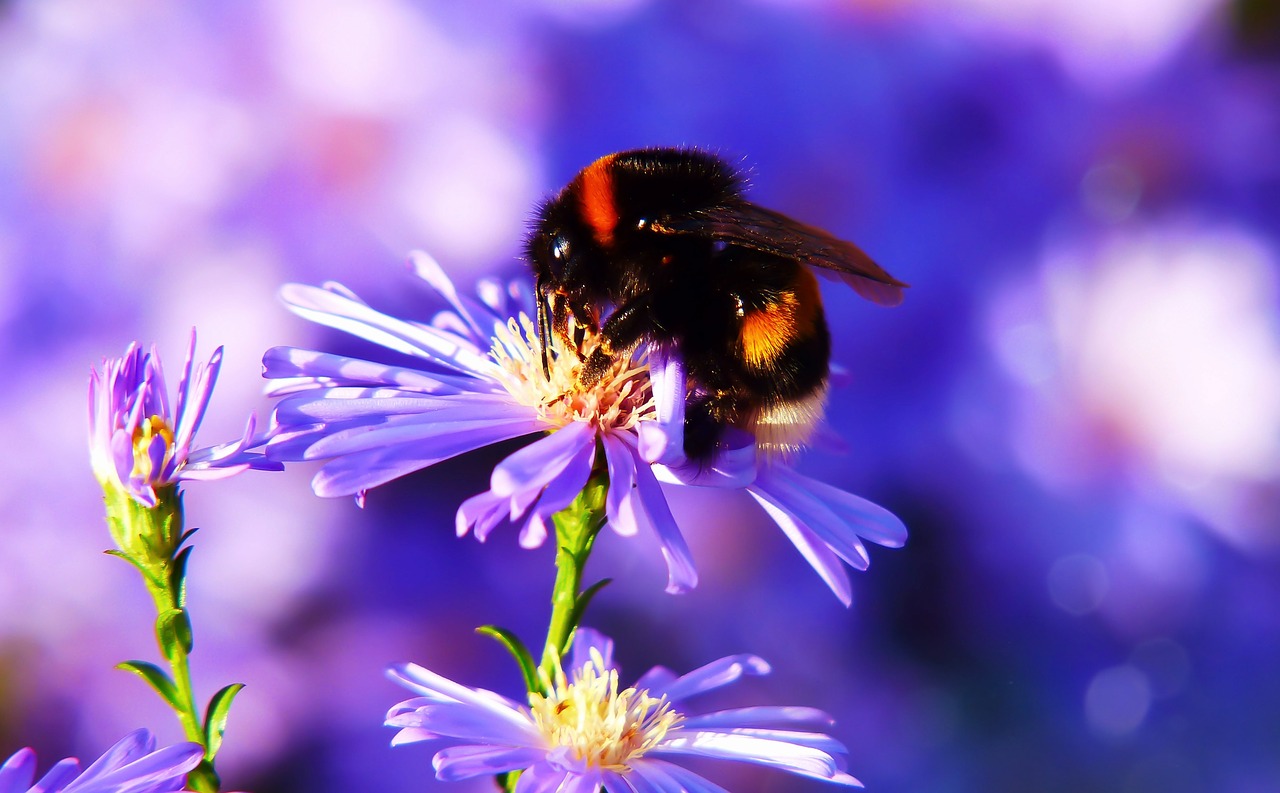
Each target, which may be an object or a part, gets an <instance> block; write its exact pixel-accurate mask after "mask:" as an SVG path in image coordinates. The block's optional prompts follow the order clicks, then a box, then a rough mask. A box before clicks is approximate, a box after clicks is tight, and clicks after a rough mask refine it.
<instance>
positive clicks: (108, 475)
mask: <svg viewBox="0 0 1280 793" xmlns="http://www.w3.org/2000/svg"><path fill="white" fill-rule="evenodd" d="M195 350H196V333H195V330H194V329H193V330H192V331H191V343H190V346H189V347H188V348H187V358H186V363H185V365H184V366H183V369H182V378H181V380H180V381H179V383H178V394H177V403H176V410H171V409H170V402H169V395H168V389H167V388H166V387H165V381H164V370H163V369H162V368H161V365H160V356H159V354H158V353H157V352H156V350H155V348H154V347H153V348H152V350H151V352H150V353H144V352H143V351H142V349H141V348H140V347H139V346H138V344H137V343H136V342H135V343H133V344H130V345H129V348H128V349H127V350H125V354H124V356H123V357H121V358H111V359H106V360H104V361H103V362H102V372H98V370H97V369H94V370H93V372H92V374H91V375H90V378H89V453H90V461H91V462H92V465H93V473H94V476H95V477H97V479H98V482H99V483H101V484H102V486H103V488H104V489H108V490H123V491H124V492H126V493H128V494H129V495H130V496H131V497H132V498H133V499H134V500H136V501H137V502H138V503H139V504H142V505H143V506H145V507H154V506H155V505H156V502H157V499H156V490H157V489H158V488H163V487H167V486H169V485H173V484H176V483H178V482H180V481H183V480H194V479H219V478H222V477H226V476H231V475H232V474H236V473H239V472H240V471H243V470H245V469H246V468H263V469H279V468H280V465H279V464H278V463H273V462H269V461H268V460H267V459H266V458H265V457H264V456H262V455H261V454H257V453H253V452H250V451H248V447H249V446H250V444H251V443H252V438H253V430H254V421H253V417H252V416H251V417H250V418H249V424H248V426H247V427H246V429H245V433H244V436H243V437H242V438H241V439H240V440H239V441H235V442H232V443H226V444H222V445H219V446H214V447H210V448H206V449H200V450H197V451H192V450H191V445H192V443H193V442H194V440H195V434H196V430H197V429H198V428H199V427H200V422H201V421H202V420H203V419H204V412H205V408H207V407H208V404H209V396H210V394H211V393H212V392H213V386H214V383H216V382H217V379H218V369H219V367H220V366H221V364H222V348H221V347H219V348H218V349H216V350H214V353H213V356H212V357H211V358H210V359H209V361H208V363H199V364H197V363H196V361H195Z"/></svg>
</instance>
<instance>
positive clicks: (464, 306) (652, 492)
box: [263, 253, 697, 592]
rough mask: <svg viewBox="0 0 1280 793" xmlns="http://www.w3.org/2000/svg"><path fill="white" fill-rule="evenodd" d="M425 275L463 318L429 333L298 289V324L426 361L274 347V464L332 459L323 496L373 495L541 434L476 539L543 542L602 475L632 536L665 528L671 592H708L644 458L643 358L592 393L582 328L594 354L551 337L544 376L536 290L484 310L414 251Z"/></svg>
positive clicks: (610, 509) (495, 288) (494, 487)
mask: <svg viewBox="0 0 1280 793" xmlns="http://www.w3.org/2000/svg"><path fill="white" fill-rule="evenodd" d="M410 264H411V267H412V268H413V271H414V273H415V274H416V275H417V276H418V277H420V278H422V279H423V280H424V281H425V282H426V283H427V284H428V285H429V286H430V287H431V288H432V289H433V290H435V291H436V292H437V293H438V294H440V295H441V296H442V297H444V298H445V299H446V300H447V301H448V302H449V304H450V305H451V307H452V309H453V310H452V311H445V312H441V313H440V314H439V315H437V316H436V318H435V319H434V321H433V322H432V323H431V324H429V325H428V324H423V323H418V322H412V321H409V320H404V319H397V318H395V317H391V316H388V315H386V314H383V313H381V312H378V311H376V310H374V309H372V308H371V307H369V305H368V304H366V303H364V302H363V301H361V300H360V299H359V298H357V297H356V296H355V295H354V294H352V293H350V292H349V291H347V290H346V289H345V288H343V287H341V286H339V285H337V284H326V285H325V286H324V287H323V288H319V287H311V286H303V285H297V284H291V285H287V286H285V287H284V289H283V290H282V297H283V299H284V302H285V304H286V305H287V306H288V308H289V309H290V310H292V311H293V312H294V313H296V314H298V315H300V316H302V317H304V318H306V319H310V320H312V321H314V322H318V323H320V324H322V325H327V326H329V327H333V328H337V329H340V330H343V331H346V332H349V333H352V334H354V335H356V336H358V337H360V338H363V339H366V340H368V341H371V342H374V343H376V344H380V345H382V346H385V347H387V348H389V349H392V350H394V351H396V352H400V353H403V354H406V355H408V356H411V357H412V358H414V359H416V362H417V365H416V366H415V367H412V368H411V367H405V366H393V365H386V364H379V363H374V362H371V361H366V360H359V359H355V358H348V357H343V356H339V355H331V354H328V353H323V352H314V351H310V350H300V349H295V348H289V347H277V348H274V349H272V350H269V351H267V353H266V355H265V356H264V358H263V367H264V376H266V377H267V378H271V379H275V380H277V383H276V384H275V385H274V386H273V387H272V388H271V389H270V390H269V393H270V394H271V395H272V396H277V397H282V398H281V399H280V401H279V402H278V403H277V405H276V409H275V412H274V414H273V420H274V425H273V428H272V431H271V433H270V434H271V436H272V437H271V441H270V443H269V444H268V446H267V455H268V456H269V457H271V458H272V459H275V460H281V461H286V462H288V461H301V460H324V461H326V462H325V463H324V465H323V466H322V467H321V468H320V470H319V472H317V474H316V476H315V478H314V480H313V482H312V487H313V489H314V490H315V492H316V493H317V494H318V495H321V496H343V495H354V496H357V497H362V495H363V493H364V491H366V490H367V489H369V488H371V487H375V486H377V485H380V484H383V483H385V482H387V481H390V480H391V479H395V478H396V477H399V476H403V475H404V474H407V473H409V472H411V471H415V470H418V469H421V468H426V467H427V466H430V465H434V464H435V463H438V462H440V461H442V460H446V459H449V458H451V457H454V456H456V455H459V454H463V453H465V452H469V451H473V450H475V449H479V448H482V447H484V446H489V445H491V444H494V443H498V442H500V441H505V440H510V439H513V438H522V437H528V438H529V439H530V442H529V443H528V444H527V445H526V446H524V447H522V448H521V449H519V450H518V451H516V452H514V453H513V454H511V455H510V456H508V457H507V458H506V459H504V460H503V461H502V462H500V463H499V464H498V465H497V466H496V467H495V468H494V471H493V474H492V476H491V477H490V487H489V490H487V491H485V492H484V493H481V494H479V495H477V496H475V497H473V498H470V499H467V500H466V501H464V502H463V503H462V505H461V506H460V507H459V509H458V514H457V531H458V534H459V536H461V535H465V534H466V533H467V532H469V531H470V532H474V533H475V536H476V537H477V538H479V539H480V540H484V539H485V538H486V537H487V536H488V535H489V533H490V532H491V531H492V530H493V529H494V528H495V527H496V526H497V525H498V524H499V523H501V522H502V521H503V520H510V521H511V522H513V523H516V524H518V525H520V527H521V528H520V535H519V536H520V543H521V545H523V546H525V547H530V548H531V547H536V546H538V545H541V544H542V542H543V541H544V540H545V539H546V537H547V527H548V524H549V521H550V518H551V516H552V515H554V514H555V513H557V512H559V511H561V510H563V509H565V508H566V507H568V506H569V505H570V504H571V503H572V502H573V500H574V499H575V498H576V497H577V495H578V494H579V493H580V492H582V489H583V488H584V487H585V486H586V484H587V481H588V479H589V478H590V476H591V472H592V470H593V468H595V467H597V466H600V465H603V466H605V467H607V469H608V473H609V490H608V495H607V497H606V511H607V517H608V520H609V525H610V526H611V527H612V528H613V530H614V531H615V532H617V533H618V534H621V535H624V536H630V535H634V534H636V533H637V532H638V531H639V530H641V529H645V530H650V531H652V532H654V534H655V535H656V536H657V538H658V542H659V546H660V547H661V549H662V553H663V556H664V557H665V559H666V561H667V566H668V571H669V574H668V584H667V590H668V591H670V592H680V591H684V590H687V589H689V588H691V587H693V586H694V585H695V584H696V583H697V574H696V572H695V571H694V567H693V562H692V559H691V557H690V553H689V549H688V546H687V545H686V543H685V540H684V537H683V536H682V535H681V533H680V529H679V527H678V526H677V525H676V522H675V519H674V518H673V517H672V515H671V510H670V508H669V507H668V506H667V502H666V497H665V496H664V495H663V493H662V490H661V488H660V487H659V485H658V480H657V477H656V476H655V474H654V472H653V470H652V469H651V468H650V466H649V464H648V462H646V461H645V460H644V459H643V458H642V457H641V456H640V452H639V436H638V434H637V427H638V425H639V424H640V423H642V422H644V421H645V420H647V419H649V418H651V417H652V416H653V415H654V406H653V398H652V394H651V392H650V388H649V384H648V374H647V368H646V367H645V365H644V361H643V358H639V359H636V360H631V359H626V360H622V359H620V360H618V361H617V362H615V364H614V366H613V368H612V369H611V370H610V371H609V372H607V373H606V374H605V375H604V377H602V378H601V379H600V381H599V382H598V383H597V384H595V385H594V386H592V387H590V388H584V387H582V386H581V385H580V384H579V382H578V376H577V373H578V369H579V368H580V366H581V360H582V358H583V357H585V356H586V355H589V354H590V352H591V349H592V348H593V345H594V343H595V342H594V340H592V339H590V338H586V334H584V333H582V332H581V331H580V330H578V331H576V335H577V336H578V338H579V339H581V340H582V341H581V342H580V343H581V345H582V346H581V348H580V349H568V348H566V345H565V344H564V342H563V341H561V340H559V339H552V340H551V341H550V346H549V349H548V356H547V361H548V365H549V372H548V371H544V370H543V364H542V348H541V346H540V343H539V341H538V334H537V329H536V327H535V326H534V323H533V321H532V320H531V319H530V317H529V315H530V314H531V313H533V303H532V296H531V295H530V294H529V293H528V291H527V290H522V289H521V288H519V286H512V287H507V288H504V287H503V286H502V285H501V284H498V283H497V282H494V281H485V282H482V284H481V286H480V289H479V295H480V298H481V299H480V301H476V300H473V299H470V298H466V297H463V296H461V295H459V294H458V293H457V291H456V290H455V289H454V287H453V284H452V283H451V282H450V281H449V279H448V277H447V276H446V275H445V274H444V272H443V271H442V270H441V268H440V266H439V265H438V264H436V262H435V261H434V260H432V259H431V258H430V257H429V256H427V255H425V254H422V253H417V254H414V255H413V257H412V258H411V260H410ZM513 315H514V318H512V317H513ZM600 454H602V455H603V460H600V459H598V458H597V455H600Z"/></svg>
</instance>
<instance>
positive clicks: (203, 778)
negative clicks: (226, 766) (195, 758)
mask: <svg viewBox="0 0 1280 793" xmlns="http://www.w3.org/2000/svg"><path fill="white" fill-rule="evenodd" d="M187 787H189V788H191V789H192V790H198V791H201V793H218V791H219V790H221V789H222V780H221V779H220V778H219V777H218V772H217V771H214V770H213V763H211V762H209V761H208V760H207V759H206V760H201V761H200V765H198V766H196V767H195V768H193V769H191V771H190V772H188V773H187Z"/></svg>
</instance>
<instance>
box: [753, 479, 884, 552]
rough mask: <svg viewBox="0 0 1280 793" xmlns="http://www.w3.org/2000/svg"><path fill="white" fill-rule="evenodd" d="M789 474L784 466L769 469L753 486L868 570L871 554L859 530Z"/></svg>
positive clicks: (830, 545) (832, 547) (837, 549)
mask: <svg viewBox="0 0 1280 793" xmlns="http://www.w3.org/2000/svg"><path fill="white" fill-rule="evenodd" d="M789 473H790V472H789V471H787V470H786V469H784V468H780V467H773V468H770V469H768V470H766V471H764V472H762V473H761V474H760V477H759V478H758V479H757V480H756V483H755V484H754V485H752V489H753V490H758V491H759V492H761V493H762V494H763V495H765V496H766V497H767V498H769V499H770V500H772V501H773V502H774V503H775V504H778V505H779V506H781V507H782V508H784V509H785V510H786V511H787V512H789V513H791V514H792V515H793V516H794V517H795V519H796V520H797V521H798V522H800V523H803V524H804V525H805V526H806V527H808V529H809V530H810V531H812V532H813V533H814V534H816V535H818V537H820V538H821V539H822V541H823V542H825V543H826V544H827V547H829V548H830V549H831V550H832V551H834V552H835V554H836V555H837V556H839V557H840V558H841V559H843V560H844V561H845V562H847V563H848V564H849V565H850V566H852V567H854V568H856V569H858V570H865V569H866V568H867V565H868V564H870V563H871V557H870V556H869V555H868V554H867V548H866V546H865V545H863V544H862V541H861V540H859V539H858V534H857V532H855V531H854V530H853V528H852V527H851V526H849V525H848V524H846V523H845V522H844V521H842V520H841V519H840V517H839V516H838V515H836V514H835V513H834V512H832V511H831V510H830V509H829V508H828V507H827V505H826V504H824V503H823V502H822V501H820V500H819V499H818V498H817V497H816V496H814V495H813V494H812V493H810V492H808V491H806V490H803V489H802V488H801V487H799V486H798V485H797V483H796V482H795V481H794V480H792V479H791V478H790V477H789V476H788V474H789Z"/></svg>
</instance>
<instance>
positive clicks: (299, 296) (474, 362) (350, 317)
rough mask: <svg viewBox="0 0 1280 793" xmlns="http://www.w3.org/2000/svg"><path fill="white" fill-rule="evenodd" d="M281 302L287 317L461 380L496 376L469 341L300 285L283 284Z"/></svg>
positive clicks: (491, 365)
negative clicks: (462, 376) (332, 330)
mask: <svg viewBox="0 0 1280 793" xmlns="http://www.w3.org/2000/svg"><path fill="white" fill-rule="evenodd" d="M280 297H281V299H282V300H284V302H285V305H286V306H288V308H289V310H290V311H292V312H293V313H295V314H297V315H298V316H300V317H302V318H304V319H308V320H310V321H312V322H315V323H317V324H320V325H325V326H327V327H331V328H335V329H337V330H341V331H344V332H346V333H350V334H352V335H354V336H357V337H359V338H362V339H365V340H366V341H370V342H373V343H374V344H378V345H380V346H383V347H387V348H388V349H392V350H395V351H396V352H401V353H404V354H405V355H411V356H414V357H416V358H424V359H426V360H429V361H431V362H433V363H435V364H437V365H439V366H443V367H445V368H447V369H450V370H453V371H455V372H459V373H462V374H468V375H474V376H490V377H492V376H496V374H497V371H498V369H497V364H496V363H494V362H493V360H492V359H491V358H489V357H488V356H487V355H485V354H483V353H482V352H480V351H479V350H478V349H477V348H476V346H475V344H474V343H472V342H471V341H469V340H467V339H464V338H461V337H459V336H455V335H453V334H450V333H445V332H442V331H438V330H435V329H434V328H430V327H426V326H424V325H419V324H417V323H414V322H409V321H406V320H402V319H397V318H395V317H391V316H388V315H386V314H383V313H382V312H380V311H375V310H374V309H372V308H370V307H369V306H368V305H366V304H365V303H363V302H360V301H358V300H354V299H352V298H351V297H349V296H347V295H341V294H337V293H335V292H333V291H331V290H327V289H319V288H317V287H314V286H306V285H303V284H286V285H285V286H284V287H283V288H282V289H281V290H280Z"/></svg>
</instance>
